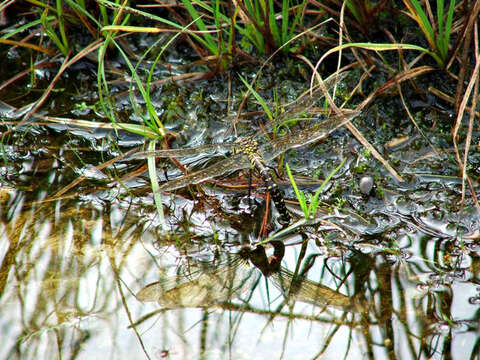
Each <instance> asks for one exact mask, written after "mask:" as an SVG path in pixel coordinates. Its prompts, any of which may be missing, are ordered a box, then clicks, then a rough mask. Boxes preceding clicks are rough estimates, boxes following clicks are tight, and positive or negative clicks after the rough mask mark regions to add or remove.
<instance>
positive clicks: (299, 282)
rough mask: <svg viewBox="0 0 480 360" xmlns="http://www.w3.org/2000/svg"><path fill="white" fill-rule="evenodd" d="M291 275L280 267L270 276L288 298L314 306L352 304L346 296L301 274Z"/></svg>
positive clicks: (344, 306) (347, 306) (347, 305)
mask: <svg viewBox="0 0 480 360" xmlns="http://www.w3.org/2000/svg"><path fill="white" fill-rule="evenodd" d="M293 275H294V274H293V273H292V272H291V271H289V270H287V269H285V268H281V269H280V271H278V272H276V273H273V274H272V276H271V279H272V280H273V283H274V285H275V286H276V287H277V288H278V289H279V290H280V291H281V292H282V293H283V295H284V296H289V299H290V300H293V301H301V302H305V303H309V304H312V305H316V306H326V305H328V306H330V305H332V306H336V307H340V308H350V307H351V306H352V299H351V298H349V297H348V296H346V295H343V294H342V293H340V292H338V291H335V290H333V289H330V288H329V287H328V286H325V285H322V284H319V283H317V282H315V281H311V280H308V279H305V278H304V277H302V276H296V277H294V276H293Z"/></svg>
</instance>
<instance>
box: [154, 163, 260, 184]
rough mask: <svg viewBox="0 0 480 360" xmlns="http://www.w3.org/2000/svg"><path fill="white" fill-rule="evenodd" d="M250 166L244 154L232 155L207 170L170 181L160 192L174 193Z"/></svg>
mask: <svg viewBox="0 0 480 360" xmlns="http://www.w3.org/2000/svg"><path fill="white" fill-rule="evenodd" d="M249 165H250V163H249V162H248V160H247V159H246V158H244V156H243V155H242V154H236V155H232V156H231V157H229V158H227V159H223V160H220V161H219V162H216V163H215V164H213V165H211V166H209V167H207V168H205V169H202V170H199V171H196V172H194V173H190V174H188V175H185V176H183V177H181V178H179V179H175V180H172V181H168V182H166V183H164V184H162V185H160V187H159V191H161V192H163V191H172V190H176V189H180V188H182V187H185V186H188V185H195V184H199V183H202V182H204V181H208V180H211V179H213V178H215V177H217V176H221V175H224V174H227V173H229V172H233V171H236V170H240V169H244V168H246V167H248V166H249Z"/></svg>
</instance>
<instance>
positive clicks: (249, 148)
mask: <svg viewBox="0 0 480 360" xmlns="http://www.w3.org/2000/svg"><path fill="white" fill-rule="evenodd" d="M258 148H259V145H258V142H257V141H256V140H255V139H252V138H248V137H247V138H240V139H238V140H237V141H236V142H235V144H234V145H233V148H232V152H233V153H234V154H245V155H247V157H251V156H252V155H253V154H257V153H258Z"/></svg>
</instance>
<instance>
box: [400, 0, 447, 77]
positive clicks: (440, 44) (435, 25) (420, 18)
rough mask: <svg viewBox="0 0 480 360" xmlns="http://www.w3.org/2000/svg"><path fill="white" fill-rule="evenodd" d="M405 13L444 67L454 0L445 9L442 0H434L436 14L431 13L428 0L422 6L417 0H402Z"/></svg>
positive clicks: (436, 59)
mask: <svg viewBox="0 0 480 360" xmlns="http://www.w3.org/2000/svg"><path fill="white" fill-rule="evenodd" d="M403 3H404V4H405V6H406V7H407V11H406V13H407V14H408V15H409V16H410V17H411V18H412V19H414V20H415V21H416V23H417V24H418V26H419V27H420V29H421V30H422V32H423V34H424V35H425V38H426V39H427V41H428V44H429V45H430V48H431V50H432V51H433V52H432V53H431V55H432V57H433V58H434V59H435V61H436V62H437V63H438V65H439V66H440V67H442V68H444V67H445V66H446V64H447V61H448V60H449V45H451V44H450V40H451V38H452V24H453V14H454V10H455V0H450V3H449V5H448V9H447V10H446V11H445V3H444V0H436V8H437V11H436V16H435V15H433V12H432V10H431V6H430V2H429V0H426V1H425V3H424V5H423V6H422V5H421V4H420V2H419V1H418V0H403Z"/></svg>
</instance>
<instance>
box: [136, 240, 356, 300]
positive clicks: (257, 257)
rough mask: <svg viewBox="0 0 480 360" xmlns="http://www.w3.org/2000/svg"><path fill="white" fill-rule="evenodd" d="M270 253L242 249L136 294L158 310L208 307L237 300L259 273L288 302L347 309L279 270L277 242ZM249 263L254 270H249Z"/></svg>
mask: <svg viewBox="0 0 480 360" xmlns="http://www.w3.org/2000/svg"><path fill="white" fill-rule="evenodd" d="M272 243H273V244H272V245H273V246H274V253H273V255H271V256H270V257H267V255H266V252H265V248H264V247H263V246H261V245H259V246H257V247H256V248H255V249H253V250H252V249H248V248H245V249H242V251H241V252H240V253H239V254H236V255H234V257H233V258H229V259H228V260H227V261H224V262H223V263H221V264H220V265H214V266H210V267H206V268H205V267H202V266H197V265H191V266H189V267H188V268H185V269H182V270H181V271H180V272H179V273H178V274H177V275H174V276H172V277H169V278H167V279H165V280H162V281H158V282H155V283H152V284H149V285H147V286H146V287H144V288H143V289H141V290H140V291H139V292H138V294H137V299H138V300H140V301H156V302H158V303H159V304H160V305H161V306H162V307H164V308H168V309H177V308H185V307H211V306H215V305H220V304H223V303H226V302H229V301H230V300H232V299H235V298H239V297H241V295H242V294H244V293H246V292H247V291H248V290H250V289H252V287H253V285H254V284H255V282H256V281H257V279H258V271H256V269H259V270H260V271H261V272H262V273H263V275H265V276H268V277H269V278H270V279H271V280H272V281H273V283H274V284H275V286H276V287H277V288H278V289H279V290H280V291H281V292H282V293H283V294H284V295H285V296H287V294H288V297H289V300H298V301H303V302H308V303H311V304H314V305H327V304H328V305H334V306H339V307H344V308H348V307H350V305H351V299H350V298H349V297H347V296H345V295H343V294H340V293H338V292H337V291H334V290H332V289H330V288H328V287H326V286H323V285H321V284H319V283H316V282H314V281H310V280H307V279H305V278H303V277H299V276H295V275H294V273H292V272H291V271H289V270H287V269H285V268H283V267H281V266H280V263H281V261H282V258H283V255H284V253H285V248H284V245H283V243H281V242H279V241H278V242H272ZM249 261H250V262H251V263H252V264H253V265H254V267H252V266H249Z"/></svg>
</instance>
